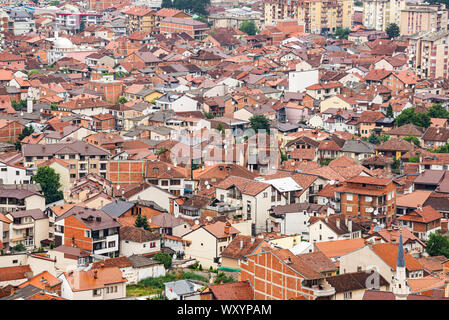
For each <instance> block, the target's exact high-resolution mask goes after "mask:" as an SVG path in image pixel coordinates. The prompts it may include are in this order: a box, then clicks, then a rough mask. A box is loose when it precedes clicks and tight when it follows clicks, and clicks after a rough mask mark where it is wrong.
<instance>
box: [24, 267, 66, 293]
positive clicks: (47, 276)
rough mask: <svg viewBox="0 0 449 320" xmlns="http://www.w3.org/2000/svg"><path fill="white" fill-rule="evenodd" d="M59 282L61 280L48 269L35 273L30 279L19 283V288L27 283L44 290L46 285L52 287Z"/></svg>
mask: <svg viewBox="0 0 449 320" xmlns="http://www.w3.org/2000/svg"><path fill="white" fill-rule="evenodd" d="M61 282H62V280H60V279H58V278H56V277H55V276H54V275H52V274H51V273H49V272H48V271H43V272H41V273H39V274H38V275H35V276H34V277H33V278H31V279H30V280H28V281H26V282H24V283H22V284H21V285H19V288H23V287H26V286H28V285H33V286H35V287H37V288H40V289H44V290H45V289H46V287H47V286H50V287H54V286H56V285H58V284H60V283H61Z"/></svg>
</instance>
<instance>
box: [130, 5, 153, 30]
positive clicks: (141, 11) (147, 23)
mask: <svg viewBox="0 0 449 320" xmlns="http://www.w3.org/2000/svg"><path fill="white" fill-rule="evenodd" d="M123 13H124V14H125V15H126V17H127V18H128V19H127V21H128V22H127V28H128V33H129V34H131V33H133V32H134V31H141V32H154V31H155V27H156V23H155V20H156V18H155V13H156V12H155V11H154V10H153V9H150V8H145V7H131V8H129V9H127V10H125V11H123Z"/></svg>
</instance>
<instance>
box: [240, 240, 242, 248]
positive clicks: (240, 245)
mask: <svg viewBox="0 0 449 320" xmlns="http://www.w3.org/2000/svg"><path fill="white" fill-rule="evenodd" d="M241 249H243V240H240V250H241Z"/></svg>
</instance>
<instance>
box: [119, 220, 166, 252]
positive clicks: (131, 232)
mask: <svg viewBox="0 0 449 320" xmlns="http://www.w3.org/2000/svg"><path fill="white" fill-rule="evenodd" d="M160 250H161V238H160V236H159V235H157V234H155V233H152V232H150V231H147V230H145V229H143V228H136V227H133V226H124V227H121V228H120V256H125V257H129V256H132V255H143V254H147V253H152V252H158V251H160Z"/></svg>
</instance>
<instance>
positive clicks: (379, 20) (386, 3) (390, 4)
mask: <svg viewBox="0 0 449 320" xmlns="http://www.w3.org/2000/svg"><path fill="white" fill-rule="evenodd" d="M405 6H406V2H405V0H367V1H364V2H363V25H364V26H365V27H367V28H368V29H375V30H386V29H387V27H388V26H389V25H390V24H391V23H395V24H397V25H398V26H399V25H400V20H401V10H402V9H405Z"/></svg>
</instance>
